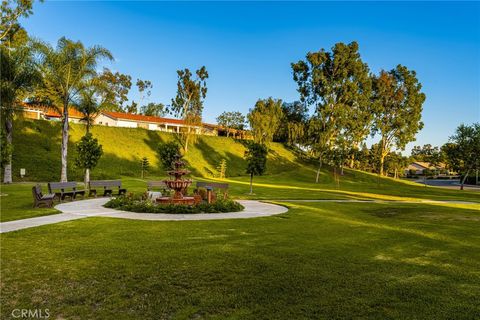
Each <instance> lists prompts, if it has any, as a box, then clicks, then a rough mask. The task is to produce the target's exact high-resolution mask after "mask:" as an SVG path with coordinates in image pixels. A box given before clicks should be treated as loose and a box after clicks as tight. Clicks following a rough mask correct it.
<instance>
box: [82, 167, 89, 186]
mask: <svg viewBox="0 0 480 320" xmlns="http://www.w3.org/2000/svg"><path fill="white" fill-rule="evenodd" d="M83 182H84V183H85V189H89V188H88V183H89V182H90V169H88V168H87V169H85V179H84V181H83Z"/></svg>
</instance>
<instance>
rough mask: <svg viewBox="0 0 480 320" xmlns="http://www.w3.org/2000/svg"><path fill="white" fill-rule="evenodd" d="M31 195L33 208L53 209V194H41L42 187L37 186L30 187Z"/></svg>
mask: <svg viewBox="0 0 480 320" xmlns="http://www.w3.org/2000/svg"><path fill="white" fill-rule="evenodd" d="M32 195H33V207H34V208H38V207H40V205H46V206H47V207H49V208H51V207H53V199H55V194H54V193H49V194H42V187H41V186H40V185H39V184H37V185H36V186H34V187H32Z"/></svg>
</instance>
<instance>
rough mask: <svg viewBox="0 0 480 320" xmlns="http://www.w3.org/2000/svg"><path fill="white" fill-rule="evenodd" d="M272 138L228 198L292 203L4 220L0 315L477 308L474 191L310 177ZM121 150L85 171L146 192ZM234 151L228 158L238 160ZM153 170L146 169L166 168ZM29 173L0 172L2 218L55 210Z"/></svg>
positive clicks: (193, 315) (345, 315)
mask: <svg viewBox="0 0 480 320" xmlns="http://www.w3.org/2000/svg"><path fill="white" fill-rule="evenodd" d="M42 130H43V129H42ZM132 132H133V133H134V134H137V135H138V137H137V138H138V139H140V137H141V135H142V134H145V133H144V132H142V131H138V130H137V131H132ZM32 134H36V133H32ZM105 139H106V138H105ZM230 140H231V139H230ZM230 140H225V139H223V140H222V139H217V140H210V142H211V143H219V144H221V143H224V142H228V141H230ZM229 143H230V144H231V145H230V146H228V148H230V147H231V146H232V145H234V144H236V143H237V142H235V141H230V142H229ZM137 147H138V146H137ZM109 148H113V145H111V146H109ZM275 148H276V150H277V151H275V152H273V153H272V154H270V159H269V164H268V166H269V168H270V169H269V172H268V174H267V175H265V176H261V177H255V179H254V182H255V185H254V192H255V194H254V195H248V194H247V193H248V190H249V185H248V177H246V176H239V175H229V178H228V179H226V180H225V181H226V182H228V183H229V184H230V194H231V195H232V196H233V197H234V198H244V199H269V200H271V201H272V200H273V201H275V200H276V201H277V202H278V203H280V204H283V205H286V206H289V207H290V210H289V211H288V212H287V213H286V214H282V215H279V216H272V217H266V218H256V219H240V220H218V221H182V222H158V221H136V220H123V219H112V218H102V217H94V218H93V217H92V218H85V219H81V220H76V221H71V222H65V223H59V224H54V225H46V226H42V227H37V228H31V229H25V230H20V231H16V232H11V233H6V234H1V235H0V240H1V249H0V250H1V252H0V253H1V267H2V268H1V284H0V285H1V289H2V294H1V297H0V299H1V300H0V303H1V306H2V308H1V311H0V318H2V319H9V318H11V312H12V310H13V309H18V308H20V309H22V308H27V309H36V308H39V309H49V311H50V314H51V318H53V319H132V318H133V319H203V318H207V319H224V318H229V319H302V318H321V319H352V318H357V319H358V318H369V319H370V318H372V319H398V318H400V319H436V320H437V319H475V318H480V307H479V304H478V297H479V296H480V273H479V272H478V270H480V193H479V192H470V191H458V190H447V189H440V188H435V187H424V186H420V185H417V184H414V183H411V182H406V181H398V180H393V179H389V178H379V177H378V176H376V175H372V174H367V173H362V172H358V171H350V170H346V172H345V175H344V176H341V177H340V178H339V179H335V178H334V177H333V176H332V174H331V169H330V168H324V171H323V172H322V174H321V177H320V178H321V179H320V183H318V184H316V183H314V182H313V181H314V176H315V170H314V168H312V167H309V166H308V165H307V164H305V163H302V162H298V163H296V162H294V160H295V159H294V158H293V155H292V154H291V153H289V152H288V151H287V150H286V149H282V147H281V146H278V145H277V146H276V147H275ZM17 150H18V149H17ZM192 150H194V149H192ZM202 150H203V151H202ZM200 151H202V155H199V154H197V155H195V152H200ZM222 152H223V151H222ZM235 152H236V154H237V156H238V155H239V154H240V153H241V152H240V151H238V150H236V151H235ZM49 154H50V153H49ZM210 155H211V153H210V152H209V151H208V148H207V146H205V145H204V146H202V147H201V148H198V149H197V151H192V155H191V157H192V159H197V158H198V159H200V160H199V161H198V162H196V161H191V162H190V163H191V164H192V165H193V168H192V169H193V171H194V173H198V172H200V173H201V172H204V173H205V172H208V170H210V169H209V168H212V167H214V164H215V162H216V161H217V160H218V159H217V158H214V159H213V158H208V157H207V156H210ZM212 156H215V157H220V158H221V156H222V154H220V153H217V154H213V155H212ZM212 159H213V160H212ZM122 161H123V160H122ZM134 163H135V162H134V161H133V160H132V161H131V162H128V163H127V164H128V165H130V167H129V166H126V167H125V168H127V169H128V168H134V166H133V164H134ZM121 164H122V162H121V161H120V162H115V170H114V171H113V173H109V175H105V176H102V174H103V173H102V174H100V175H97V176H95V174H98V172H97V173H95V170H94V176H93V178H94V179H95V178H121V179H122V181H123V184H124V186H125V187H126V188H128V190H129V191H132V192H144V191H145V190H146V183H145V180H142V179H138V178H134V177H132V176H131V175H128V176H122V175H118V172H120V171H121V170H122V165H121ZM207 164H208V166H207ZM204 165H205V166H204ZM242 165H243V164H242V163H240V164H238V163H237V164H236V165H235V166H232V167H233V168H232V167H231V170H233V171H236V172H237V173H241V167H242ZM17 167H18V165H17ZM105 168H106V167H105V164H103V169H102V167H100V169H101V170H100V172H104V171H102V170H105ZM119 170H120V171H119ZM129 170H130V169H129ZM132 170H133V169H132ZM202 170H203V171H202ZM242 170H243V169H242ZM55 172H57V169H55ZM44 174H45V175H48V174H50V173H48V172H45V173H44ZM51 174H53V171H52V173H51ZM156 174H157V173H156V172H155V171H154V172H153V173H151V176H149V177H148V179H151V180H155V179H161V178H163V177H159V176H155V175H156ZM205 176H207V177H208V174H203V177H205ZM37 177H40V175H38V176H37ZM194 179H196V180H205V179H208V178H194ZM210 179H211V178H210ZM34 183H35V182H28V183H27V182H25V183H15V184H13V185H2V186H1V197H0V205H1V216H0V219H1V221H10V220H16V219H22V218H27V217H35V216H41V215H48V214H52V213H55V212H56V211H55V209H44V208H42V209H32V208H31V205H32V195H31V187H32V186H33V185H34ZM43 188H44V190H46V185H45V184H43ZM294 199H377V200H394V201H398V202H386V203H325V202H316V203H315V202H293V201H288V200H294ZM423 200H455V201H469V202H473V204H455V203H421V201H423ZM402 201H404V202H402ZM406 201H408V202H406ZM412 202H415V203H412Z"/></svg>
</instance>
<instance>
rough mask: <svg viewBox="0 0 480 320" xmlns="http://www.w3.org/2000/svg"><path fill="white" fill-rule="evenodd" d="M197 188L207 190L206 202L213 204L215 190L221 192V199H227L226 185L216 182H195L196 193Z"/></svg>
mask: <svg viewBox="0 0 480 320" xmlns="http://www.w3.org/2000/svg"><path fill="white" fill-rule="evenodd" d="M198 188H205V189H207V202H208V203H212V202H214V200H215V198H216V196H215V195H214V193H213V191H214V190H215V189H221V190H222V191H223V199H224V200H225V199H227V197H228V183H216V182H200V181H199V182H197V193H198Z"/></svg>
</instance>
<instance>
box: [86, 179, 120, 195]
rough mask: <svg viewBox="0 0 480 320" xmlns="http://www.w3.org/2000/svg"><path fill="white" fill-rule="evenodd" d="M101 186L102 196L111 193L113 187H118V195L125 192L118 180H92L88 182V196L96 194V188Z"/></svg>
mask: <svg viewBox="0 0 480 320" xmlns="http://www.w3.org/2000/svg"><path fill="white" fill-rule="evenodd" d="M102 188H103V196H111V195H113V189H114V188H117V189H118V195H119V196H120V195H122V194H125V193H127V189H124V188H122V181H120V180H92V181H90V182H89V189H90V192H89V196H92V195H93V196H94V197H96V196H97V189H102Z"/></svg>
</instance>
